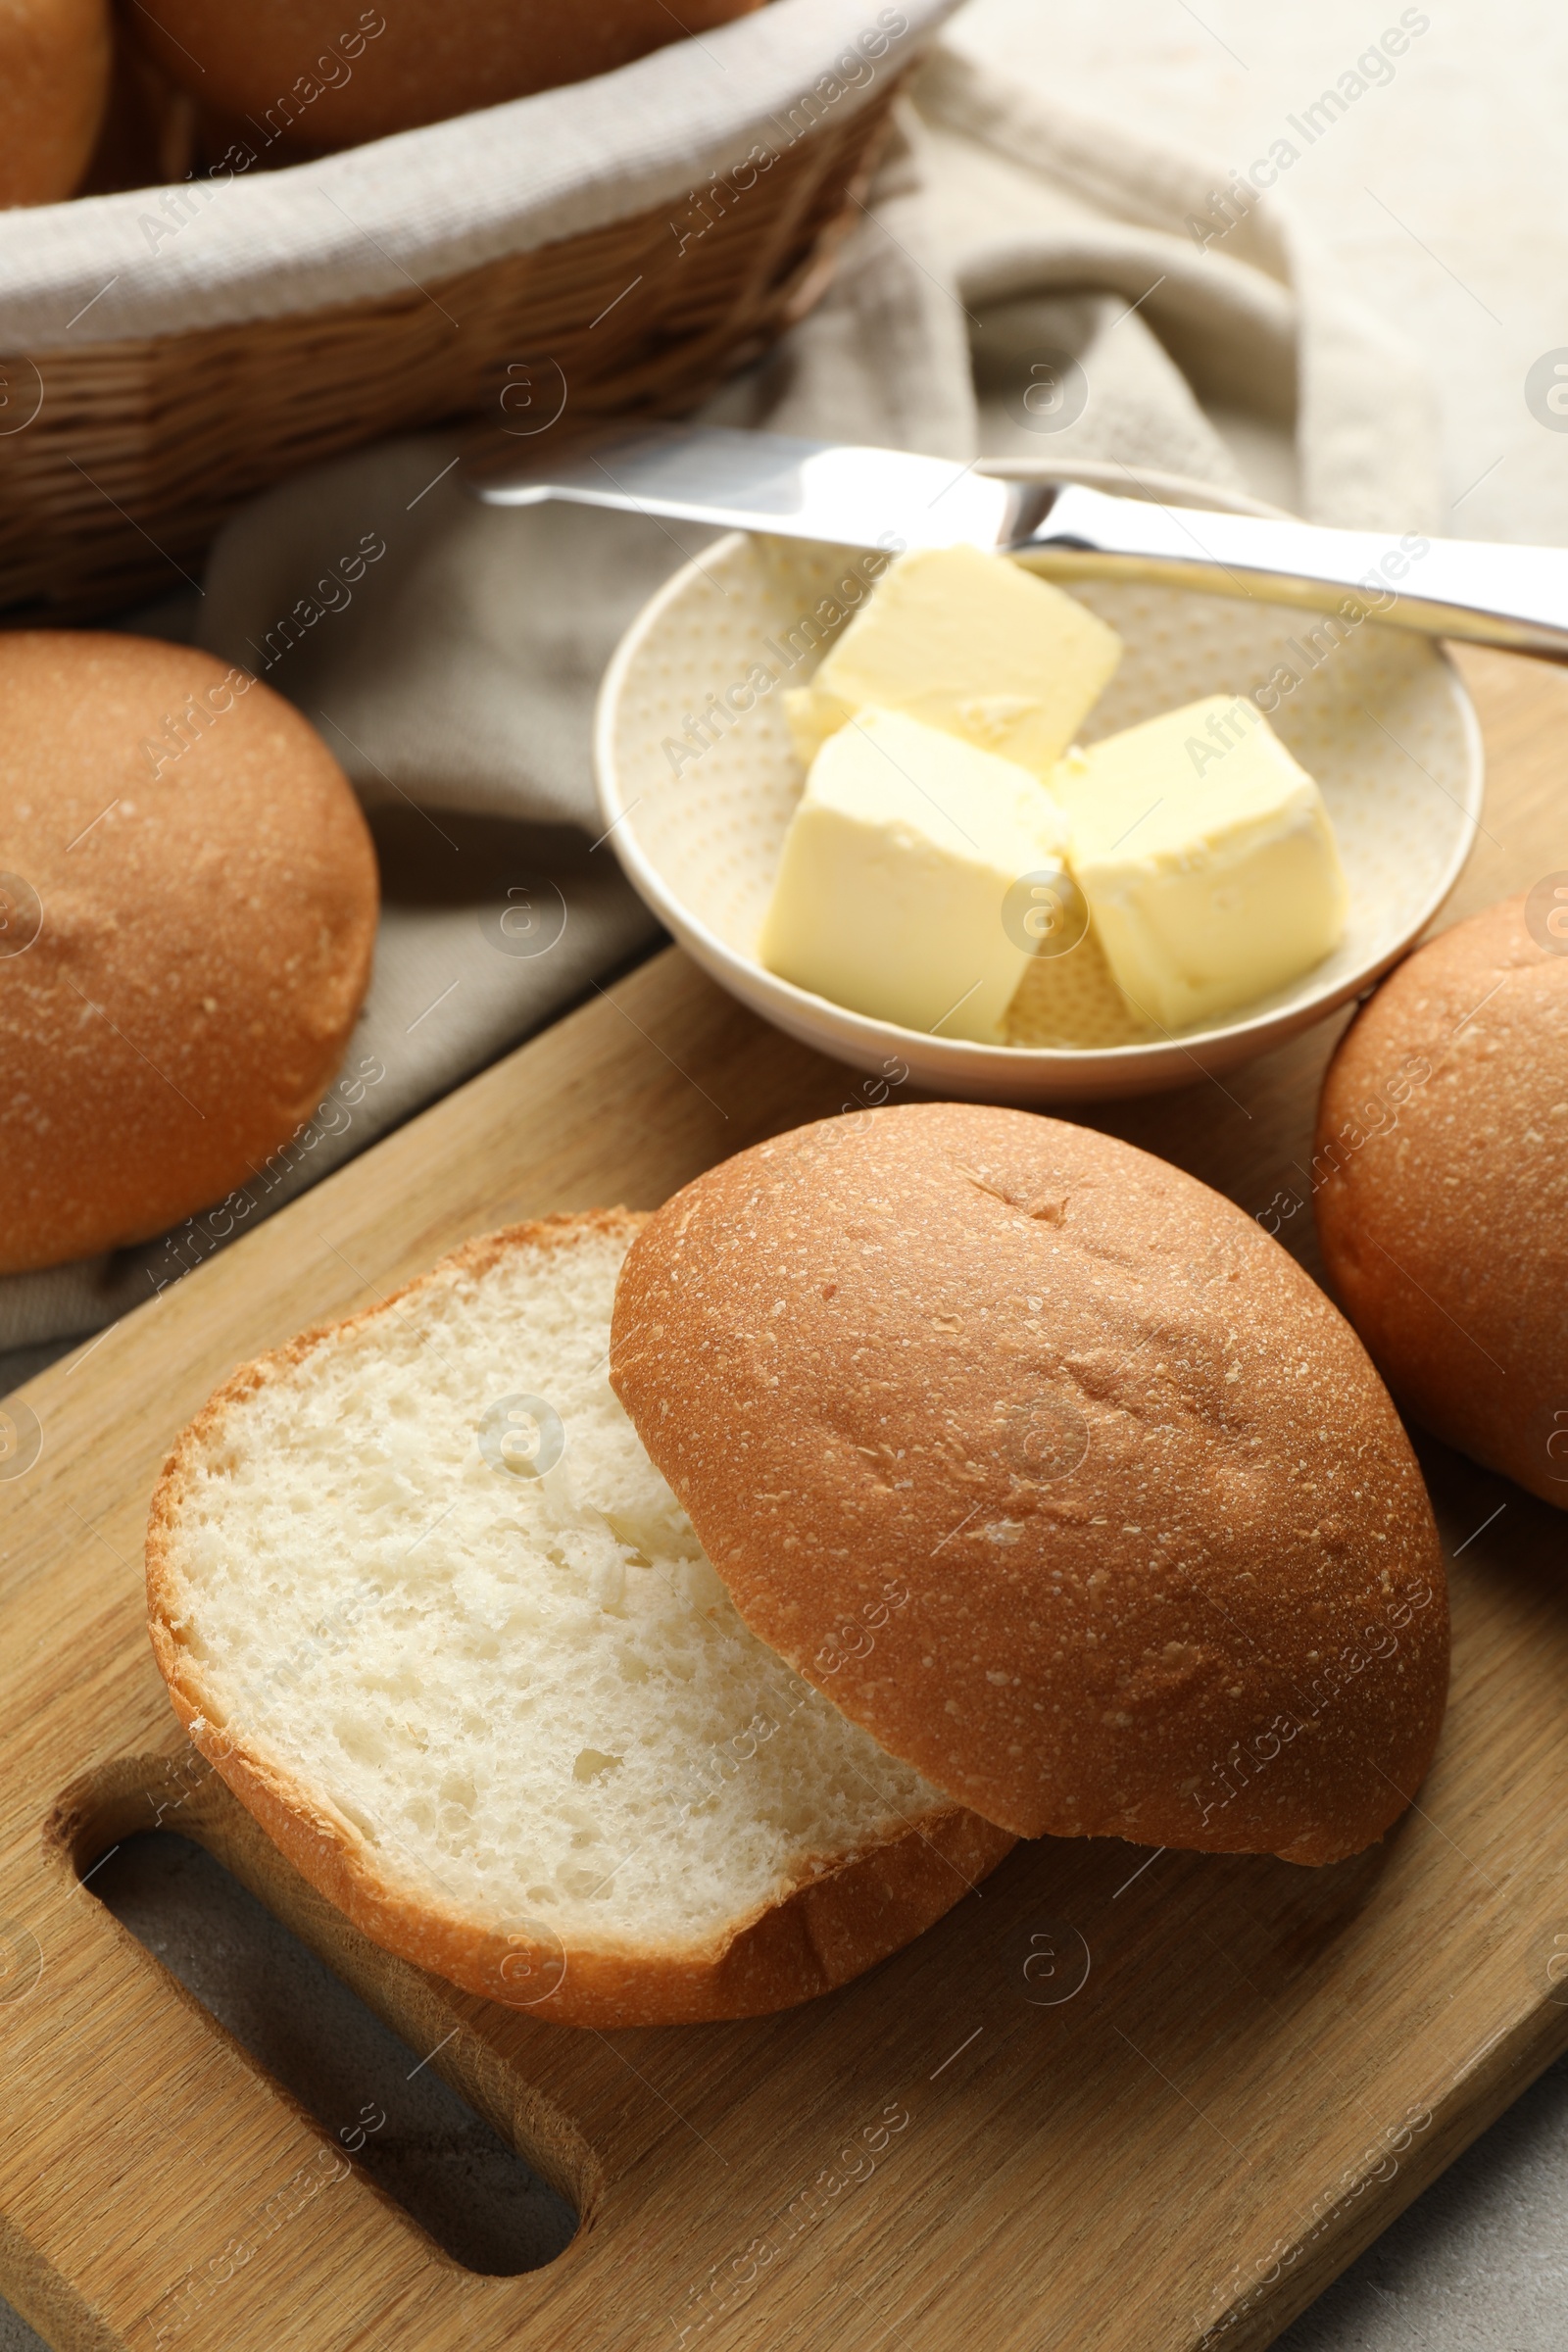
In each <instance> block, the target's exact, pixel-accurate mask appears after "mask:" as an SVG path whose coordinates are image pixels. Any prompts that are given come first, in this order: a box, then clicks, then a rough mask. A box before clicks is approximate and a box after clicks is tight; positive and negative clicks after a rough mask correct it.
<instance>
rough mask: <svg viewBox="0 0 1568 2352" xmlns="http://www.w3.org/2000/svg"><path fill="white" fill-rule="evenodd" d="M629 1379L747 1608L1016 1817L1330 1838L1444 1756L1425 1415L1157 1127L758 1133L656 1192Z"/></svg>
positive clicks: (921, 1750) (1359, 1828)
mask: <svg viewBox="0 0 1568 2352" xmlns="http://www.w3.org/2000/svg"><path fill="white" fill-rule="evenodd" d="M611 1379H612V1381H613V1386H614V1388H615V1391H616V1394H617V1395H618V1396H619V1397H620V1398H621V1400H622V1402H623V1403H624V1404H625V1406H626V1408H627V1411H628V1412H629V1413H630V1415H631V1418H632V1421H633V1422H634V1424H635V1426H636V1428H637V1430H638V1432H639V1434H640V1435H641V1437H642V1438H643V1441H644V1443H645V1444H646V1446H647V1447H648V1450H649V1452H650V1454H651V1455H652V1457H653V1459H654V1462H655V1464H656V1466H657V1467H658V1468H659V1469H660V1470H662V1472H663V1474H664V1476H665V1477H666V1478H667V1479H668V1481H669V1483H670V1486H671V1487H672V1488H673V1490H674V1492H675V1494H676V1495H677V1496H678V1497H679V1498H680V1500H681V1502H682V1503H683V1504H684V1505H685V1507H686V1509H687V1511H688V1512H689V1513H690V1515H691V1519H692V1524H693V1526H694V1527H695V1528H696V1530H697V1533H698V1536H699V1538H700V1539H701V1541H702V1543H703V1544H704V1546H705V1547H706V1549H707V1551H708V1554H709V1557H710V1558H711V1560H712V1562H713V1565H714V1567H715V1568H716V1569H717V1571H718V1573H719V1575H720V1576H721V1577H722V1578H723V1579H724V1582H725V1584H726V1585H727V1586H728V1588H729V1591H730V1593H731V1595H732V1596H733V1598H734V1601H735V1604H736V1606H737V1608H738V1609H739V1611H740V1613H741V1615H742V1617H743V1618H744V1619H745V1620H746V1623H747V1624H748V1625H749V1626H750V1627H751V1628H752V1630H753V1631H754V1632H755V1633H756V1634H758V1635H759V1636H760V1638H761V1639H762V1640H763V1641H764V1642H768V1643H769V1644H770V1645H771V1646H772V1647H773V1648H774V1649H776V1650H778V1651H779V1652H780V1653H781V1654H782V1655H783V1656H784V1657H786V1658H788V1659H789V1660H790V1661H791V1663H792V1664H793V1665H794V1666H796V1667H797V1668H798V1670H799V1671H800V1673H801V1674H803V1675H804V1676H805V1677H806V1678H807V1679H808V1680H809V1681H810V1682H812V1683H814V1684H815V1685H816V1686H817V1688H818V1689H820V1690H822V1691H827V1692H829V1693H830V1694H831V1696H832V1697H833V1699H834V1701H835V1702H836V1704H837V1705H838V1706H839V1707H841V1708H842V1709H843V1711H844V1712H845V1713H846V1714H848V1715H850V1716H851V1717H852V1718H853V1719H854V1720H855V1721H856V1722H857V1723H859V1724H862V1725H863V1726H864V1727H865V1729H866V1730H867V1731H868V1732H870V1733H871V1735H872V1736H873V1737H874V1738H875V1739H876V1740H878V1741H879V1742H880V1743H881V1745H882V1746H883V1747H885V1748H886V1749H887V1750H888V1751H889V1753H890V1754H892V1755H896V1756H900V1757H902V1758H904V1759H905V1761H906V1762H907V1763H909V1764H912V1765H914V1766H915V1767H917V1769H918V1770H919V1771H921V1772H922V1773H924V1775H925V1776H926V1778H927V1779H928V1780H929V1781H930V1782H932V1783H933V1784H934V1785H935V1786H936V1787H937V1788H939V1789H944V1790H945V1791H946V1793H947V1794H948V1795H949V1796H950V1797H951V1798H952V1799H953V1800H954V1801H955V1802H956V1803H960V1804H963V1805H967V1806H969V1807H970V1808H972V1810H974V1811H975V1812H977V1813H980V1814H982V1815H984V1816H985V1818H986V1819H987V1820H990V1821H994V1822H997V1823H998V1824H1000V1825H1001V1826H1002V1827H1003V1828H1005V1829H1008V1830H1012V1831H1014V1832H1016V1833H1017V1834H1018V1835H1019V1836H1022V1837H1038V1836H1040V1835H1041V1834H1042V1833H1047V1832H1049V1833H1051V1834H1053V1835H1055V1836H1059V1837H1088V1836H1098V1837H1105V1836H1114V1837H1118V1838H1132V1839H1136V1840H1138V1841H1139V1842H1140V1843H1146V1844H1150V1845H1168V1846H1192V1847H1203V1848H1210V1849H1220V1850H1233V1851H1242V1852H1270V1853H1276V1854H1280V1855H1282V1856H1284V1857H1285V1858H1286V1859H1287V1860H1290V1861H1297V1862H1312V1863H1318V1862H1332V1861H1335V1860H1337V1859H1338V1858H1339V1857H1341V1856H1342V1855H1346V1854H1351V1853H1354V1852H1356V1851H1357V1850H1358V1849H1359V1848H1360V1847H1362V1846H1364V1845H1366V1844H1367V1843H1368V1842H1369V1841H1370V1840H1371V1839H1373V1838H1376V1837H1378V1836H1379V1835H1380V1833H1381V1832H1382V1831H1384V1830H1386V1829H1387V1828H1388V1826H1389V1824H1390V1823H1391V1822H1392V1821H1393V1820H1394V1819H1395V1818H1396V1816H1397V1814H1398V1813H1399V1812H1400V1811H1401V1810H1402V1809H1403V1807H1404V1806H1405V1805H1406V1804H1407V1803H1408V1801H1409V1798H1410V1796H1411V1794H1412V1793H1413V1791H1414V1789H1415V1788H1416V1785H1417V1783H1418V1782H1419V1781H1420V1779H1421V1777H1422V1775H1423V1773H1424V1772H1425V1771H1426V1768H1427V1764H1428V1762H1429V1760H1430V1758H1431V1755H1432V1752H1433V1746H1434V1743H1435V1741H1436V1740H1437V1736H1438V1729H1439V1725H1440V1723H1441V1721H1442V1717H1443V1709H1444V1702H1445V1696H1446V1685H1447V1659H1448V1642H1447V1608H1446V1593H1445V1589H1444V1572H1443V1560H1442V1554H1441V1552H1440V1549H1439V1545H1438V1540H1437V1533H1436V1529H1435V1527H1434V1525H1433V1519H1432V1512H1431V1508H1430V1505H1429V1504H1428V1501H1427V1496H1426V1492H1425V1489H1424V1487H1423V1486H1422V1483H1421V1477H1420V1473H1419V1471H1418V1470H1417V1468H1416V1464H1415V1460H1414V1457H1413V1456H1412V1454H1411V1451H1410V1447H1409V1445H1408V1443H1407V1441H1406V1439H1405V1435H1404V1432H1403V1430H1402V1429H1401V1427H1400V1425H1399V1421H1398V1418H1397V1414H1396V1412H1395V1410H1394V1407H1393V1405H1392V1403H1391V1401H1390V1399H1389V1397H1388V1395H1387V1393H1386V1391H1385V1390H1384V1388H1383V1385H1382V1383H1381V1382H1380V1381H1379V1379H1378V1377H1377V1375H1376V1373H1375V1372H1374V1371H1373V1369H1372V1367H1371V1365H1370V1364H1369V1362H1368V1361H1367V1358H1366V1355H1365V1353H1364V1352H1363V1350H1362V1348H1361V1346H1360V1344H1359V1342H1358V1341H1357V1340H1356V1337H1355V1335H1354V1333H1353V1332H1352V1331H1351V1330H1350V1329H1349V1327H1348V1324H1347V1323H1346V1322H1344V1320H1343V1319H1342V1318H1341V1316H1340V1315H1339V1314H1338V1313H1337V1312H1336V1310H1335V1309H1334V1307H1333V1306H1332V1305H1331V1304H1330V1303H1329V1301H1328V1299H1325V1298H1324V1297H1323V1295H1322V1293H1321V1292H1320V1291H1318V1290H1317V1289H1316V1287H1315V1286H1314V1285H1313V1284H1312V1283H1311V1282H1310V1281H1309V1280H1308V1278H1307V1277H1306V1276H1305V1275H1304V1274H1303V1273H1302V1272H1301V1271H1300V1269H1299V1267H1298V1266H1297V1265H1296V1264H1295V1262H1294V1260H1293V1259H1291V1258H1290V1257H1289V1256H1288V1255H1287V1254H1286V1252H1285V1251H1284V1250H1282V1249H1281V1248H1280V1247H1279V1245H1278V1244H1277V1243H1276V1242H1273V1241H1271V1240H1269V1238H1268V1237H1267V1236H1266V1235H1265V1234H1264V1233H1263V1232H1262V1231H1261V1230H1260V1229H1259V1227H1258V1226H1257V1224H1256V1223H1255V1222H1254V1221H1253V1219H1252V1218H1250V1217H1249V1216H1247V1215H1246V1214H1245V1213H1244V1212H1243V1211H1242V1210H1241V1209H1239V1208H1237V1207H1235V1206H1233V1204H1232V1203H1231V1202H1230V1201H1225V1200H1222V1199H1221V1198H1220V1197H1219V1196H1218V1195H1217V1194H1215V1193H1212V1192H1210V1191H1209V1190H1208V1189H1207V1188H1206V1186H1204V1185H1201V1184H1199V1183H1197V1182H1195V1181H1194V1179H1193V1178H1192V1177H1190V1176H1186V1175H1183V1174H1182V1173H1181V1172H1180V1171H1179V1170H1178V1169H1176V1168H1173V1167H1169V1166H1167V1165H1166V1164H1165V1163H1164V1162H1163V1161H1161V1160H1158V1159H1154V1158H1152V1157H1151V1156H1150V1155H1149V1154H1148V1153H1146V1152H1137V1151H1134V1150H1132V1149H1131V1148H1130V1147H1129V1146H1128V1145H1126V1144H1121V1143H1117V1142H1114V1141H1113V1140H1111V1139H1110V1138H1108V1137H1106V1136H1103V1135H1099V1134H1095V1133H1093V1132H1091V1131H1089V1130H1087V1129H1084V1128H1081V1127H1073V1126H1068V1125H1066V1124H1065V1123H1064V1122H1062V1121H1061V1120H1057V1119H1046V1118H1037V1117H1033V1116H1030V1115H1028V1114H1026V1113H1024V1112H1019V1111H1009V1110H988V1109H982V1108H978V1107H971V1106H968V1105H964V1104H958V1103H925V1104H918V1105H910V1106H907V1107H901V1108H897V1109H885V1110H879V1111H873V1112H867V1113H864V1114H863V1115H861V1116H858V1117H851V1118H849V1119H829V1120H823V1121H820V1122H818V1123H817V1124H816V1125H814V1126H810V1127H803V1128H800V1129H798V1130H797V1131H796V1132H795V1133H793V1134H789V1135H784V1136H780V1137H779V1138H777V1139H776V1140H775V1141H774V1142H772V1143H767V1144H760V1145H758V1146H756V1147H755V1148H754V1149H753V1150H751V1151H748V1152H741V1153H740V1154H739V1155H738V1156H737V1157H736V1158H734V1159H730V1160H726V1161H725V1162H724V1163H723V1164H722V1165H721V1166H719V1167H716V1168H713V1169H711V1170H710V1172H709V1173H708V1174H707V1175H705V1176H702V1177H699V1178H698V1180H697V1182H696V1183H695V1184H691V1185H688V1186H687V1187H686V1189H685V1190H684V1192H681V1193H678V1194H677V1195H676V1196H675V1198H674V1199H673V1200H672V1201H668V1202H667V1203H666V1204H665V1206H664V1207H663V1208H662V1210H660V1212H659V1214H658V1215H657V1216H655V1217H654V1218H653V1219H652V1221H651V1222H650V1223H649V1224H648V1226H647V1227H646V1228H645V1229H644V1231H643V1233H642V1234H641V1236H640V1237H639V1239H638V1241H637V1242H636V1244H635V1246H634V1247H633V1249H632V1250H631V1252H630V1255H629V1256H628V1258H627V1261H626V1267H625V1271H624V1273H623V1275H622V1277H621V1283H620V1288H619V1292H618V1295H617V1298H616V1301H615V1315H614V1325H613V1350H612V1359H611ZM901 1596H907V1597H901Z"/></svg>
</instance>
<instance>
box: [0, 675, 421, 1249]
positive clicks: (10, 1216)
mask: <svg viewBox="0 0 1568 2352" xmlns="http://www.w3.org/2000/svg"><path fill="white" fill-rule="evenodd" d="M0 708H3V709H4V711H5V732H4V738H3V741H0V866H4V867H5V868H6V869H7V870H6V872H5V874H4V875H3V876H0V1122H3V1127H4V1134H5V1149H4V1152H0V1273H8V1274H11V1273H18V1272H21V1271H23V1270H25V1269H26V1268H29V1267H38V1266H52V1265H59V1264H61V1263H62V1262H64V1261H65V1260H67V1259H70V1258H78V1257H88V1256H92V1255H94V1254H96V1253H97V1252H98V1251H99V1250H112V1249H115V1248H117V1247H119V1246H120V1245H121V1244H123V1243H127V1242H137V1241H145V1240H147V1239H149V1238H150V1237H151V1236H152V1235H154V1234H158V1233H162V1232H163V1231H165V1230H166V1228H168V1227H169V1226H171V1225H173V1224H175V1223H177V1222H178V1220H179V1219H180V1218H182V1217H185V1216H189V1215H190V1214H192V1213H193V1212H194V1211H195V1210H196V1209H199V1208H205V1207H207V1206H208V1205H209V1204H210V1203H212V1202H215V1201H221V1200H222V1199H223V1198H224V1197H225V1196H226V1195H228V1194H229V1193H231V1192H232V1191H233V1190H234V1189H235V1188H236V1187H240V1186H249V1185H252V1184H253V1183H254V1181H255V1180H256V1179H257V1178H258V1177H259V1176H260V1175H261V1173H262V1171H263V1168H264V1164H265V1162H266V1161H267V1160H268V1158H269V1157H270V1155H271V1153H272V1152H275V1151H276V1150H277V1149H278V1147H279V1146H280V1145H282V1144H283V1143H285V1142H286V1141H287V1140H288V1139H289V1138H290V1137H291V1136H292V1135H293V1134H294V1133H295V1131H296V1130H297V1129H298V1128H299V1127H300V1126H301V1125H302V1124H303V1123H304V1122H305V1121H306V1120H308V1119H309V1118H310V1117H311V1115H312V1113H313V1112H314V1111H315V1110H316V1109H317V1107H318V1105H319V1102H320V1098H321V1093H322V1090H323V1088H324V1087H325V1086H326V1084H327V1082H328V1081H329V1080H330V1079H331V1077H332V1075H333V1073H334V1071H335V1070H336V1068H337V1065H338V1062H339V1060H340V1059H341V1057H342V1054H343V1051H344V1048H345V1046H346V1045H347V1043H348V1039H349V1034H350V1032H351V1030H352V1029H353V1027H354V1022H355V1019H356V1017H357V1015H358V1012H359V1009H360V1005H361V1001H362V999H363V998H364V995H365V990H366V986H367V983H368V978H369V971H370V956H371V950H372V947H373V944H374V938H375V919H376V901H377V889H376V873H375V858H374V853H373V851H372V848H371V845H370V838H369V834H368V829H367V827H366V823H365V819H364V817H363V816H362V815H361V813H360V809H359V804H358V803H357V802H356V800H355V798H354V795H353V793H352V792H351V791H350V789H349V786H348V784H347V782H346V780H345V778H344V776H343V773H342V770H341V769H340V768H339V767H338V765H337V762H336V761H335V760H333V759H332V757H331V755H330V753H329V752H328V751H327V749H326V747H325V745H324V744H323V743H322V742H321V740H320V738H319V736H318V735H317V734H316V732H315V730H314V729H313V728H312V727H311V726H310V725H309V724H308V723H307V721H306V720H305V719H303V718H302V717H301V716H300V714H299V712H298V711H295V710H294V709H293V708H292V707H291V706H290V705H289V704H288V703H285V702H284V701H283V700H282V699H281V697H279V696H278V695H276V694H274V693H272V691H271V690H270V688H269V687H267V686H264V685H261V684H259V683H258V682H257V681H256V680H254V679H252V678H249V677H247V676H246V675H245V673H244V672H243V671H232V670H226V669H225V668H224V666H223V664H222V663H221V662H215V661H214V660H213V659H212V657H211V656H210V655H208V654H201V653H194V652H192V651H191V650H190V649H189V648H188V647H186V646H179V645H166V644H162V643H154V642H151V641H149V640H147V639H143V638H136V637H121V636H109V635H102V636H100V635H94V634H90V633H88V632H86V631H80V632H78V631H75V630H70V631H50V630H25V631H18V632H16V633H15V634H11V635H3V634H0ZM239 1213H241V1214H247V1213H249V1211H248V1209H246V1210H241V1211H240V1212H239Z"/></svg>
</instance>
